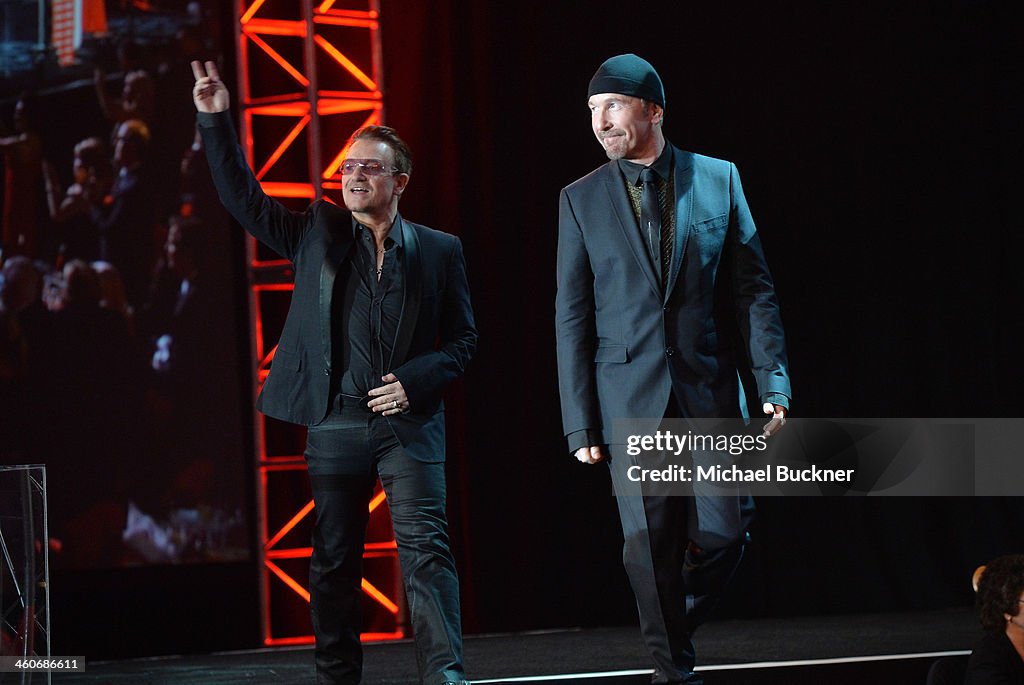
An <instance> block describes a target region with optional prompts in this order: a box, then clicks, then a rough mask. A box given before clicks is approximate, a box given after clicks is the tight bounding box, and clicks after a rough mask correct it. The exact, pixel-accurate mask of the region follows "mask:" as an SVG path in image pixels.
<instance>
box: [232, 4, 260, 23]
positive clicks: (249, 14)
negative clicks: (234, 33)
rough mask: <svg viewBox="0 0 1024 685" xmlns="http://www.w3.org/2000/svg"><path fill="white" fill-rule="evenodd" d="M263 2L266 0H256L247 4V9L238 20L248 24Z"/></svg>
mask: <svg viewBox="0 0 1024 685" xmlns="http://www.w3.org/2000/svg"><path fill="white" fill-rule="evenodd" d="M264 2H266V0H256V2H254V3H252V4H251V5H249V9H247V10H246V11H245V14H243V15H242V18H241V19H239V20H238V21H239V22H240V23H241V24H243V25H244V24H248V23H249V20H250V19H252V17H253V15H254V14H256V12H258V11H259V9H260V7H261V6H262V5H263V3H264Z"/></svg>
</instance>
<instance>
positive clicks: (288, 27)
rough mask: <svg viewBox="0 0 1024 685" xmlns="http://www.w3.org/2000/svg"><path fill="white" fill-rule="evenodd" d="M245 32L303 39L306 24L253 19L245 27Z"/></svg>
mask: <svg viewBox="0 0 1024 685" xmlns="http://www.w3.org/2000/svg"><path fill="white" fill-rule="evenodd" d="M245 32H246V33H259V34H261V35H265V36H295V37H296V38H305V36H306V22H304V21H288V20H287V19H253V20H252V21H250V22H248V23H247V24H246V25H245Z"/></svg>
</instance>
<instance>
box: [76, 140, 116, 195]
mask: <svg viewBox="0 0 1024 685" xmlns="http://www.w3.org/2000/svg"><path fill="white" fill-rule="evenodd" d="M74 164H75V166H74V171H75V183H78V184H83V185H84V184H85V183H86V181H88V180H89V177H90V176H92V177H95V178H101V177H106V176H110V175H112V170H111V166H110V156H109V155H108V154H107V146H106V144H105V143H104V142H103V141H102V140H100V139H99V138H95V137H94V138H86V139H85V140H82V141H79V142H78V144H77V145H75V163H74Z"/></svg>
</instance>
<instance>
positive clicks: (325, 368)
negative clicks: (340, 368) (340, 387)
mask: <svg viewBox="0 0 1024 685" xmlns="http://www.w3.org/2000/svg"><path fill="white" fill-rule="evenodd" d="M324 375H325V376H330V375H331V367H329V366H325V367H324Z"/></svg>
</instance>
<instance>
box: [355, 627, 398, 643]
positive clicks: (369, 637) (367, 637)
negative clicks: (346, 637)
mask: <svg viewBox="0 0 1024 685" xmlns="http://www.w3.org/2000/svg"><path fill="white" fill-rule="evenodd" d="M359 637H360V638H361V639H362V641H363V642H376V641H378V640H401V639H402V638H403V637H405V631H404V630H399V631H396V632H394V633H362V634H360V636H359Z"/></svg>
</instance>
